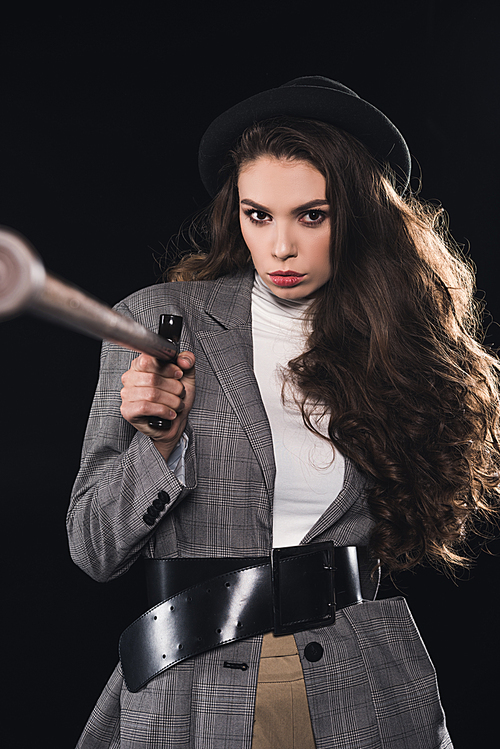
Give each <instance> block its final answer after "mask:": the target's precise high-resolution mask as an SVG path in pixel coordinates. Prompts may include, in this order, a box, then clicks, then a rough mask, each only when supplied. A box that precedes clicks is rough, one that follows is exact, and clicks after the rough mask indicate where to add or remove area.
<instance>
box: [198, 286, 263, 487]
mask: <svg viewBox="0 0 500 749" xmlns="http://www.w3.org/2000/svg"><path fill="white" fill-rule="evenodd" d="M252 284H253V272H245V273H242V274H239V275H237V276H232V277H229V278H227V277H225V278H221V279H220V283H219V284H217V285H216V287H215V288H214V292H213V293H212V295H211V297H210V298H209V299H208V301H207V304H206V306H205V312H206V314H207V315H209V316H210V317H211V318H212V319H213V320H216V321H217V322H218V323H219V324H220V326H221V327H220V328H219V329H217V330H214V329H213V327H212V329H211V330H206V331H199V332H198V333H197V338H198V341H199V343H200V346H201V347H202V349H203V351H204V353H205V355H206V357H207V360H208V361H209V362H210V365H211V366H212V368H213V370H214V374H215V376H216V377H217V379H218V381H219V384H220V386H221V388H222V389H223V391H224V393H225V395H226V397H227V399H228V400H229V402H230V403H231V406H232V408H233V409H234V412H235V413H236V415H237V417H238V419H239V421H240V423H241V425H242V427H243V429H244V430H245V433H246V435H247V438H248V440H249V442H250V444H251V446H252V449H253V451H254V453H255V455H256V458H257V460H258V462H259V465H260V467H261V469H262V473H263V476H264V481H265V484H266V488H267V490H268V493H269V496H270V498H271V500H272V498H273V494H274V480H275V473H276V469H275V463H274V452H273V443H272V436H271V429H270V426H269V421H268V419H267V414H266V411H265V409H264V405H263V403H262V398H261V396H260V391H259V387H258V385H257V381H256V379H255V375H254V372H253V344H252V318H251V290H252Z"/></svg>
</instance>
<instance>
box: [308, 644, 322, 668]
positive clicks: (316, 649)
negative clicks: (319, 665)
mask: <svg viewBox="0 0 500 749" xmlns="http://www.w3.org/2000/svg"><path fill="white" fill-rule="evenodd" d="M304 655H305V657H306V658H307V660H308V661H310V662H311V663H315V661H319V659H320V658H322V657H323V647H322V646H321V645H320V644H319V642H310V643H309V644H308V645H306V646H305V648H304Z"/></svg>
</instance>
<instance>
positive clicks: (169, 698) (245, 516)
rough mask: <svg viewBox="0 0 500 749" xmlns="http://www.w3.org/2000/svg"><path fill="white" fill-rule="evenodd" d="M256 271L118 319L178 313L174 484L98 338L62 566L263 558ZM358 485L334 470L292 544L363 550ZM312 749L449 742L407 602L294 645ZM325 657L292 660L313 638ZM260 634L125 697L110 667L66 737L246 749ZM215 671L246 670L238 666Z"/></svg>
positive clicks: (120, 567) (157, 298)
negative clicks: (68, 562)
mask: <svg viewBox="0 0 500 749" xmlns="http://www.w3.org/2000/svg"><path fill="white" fill-rule="evenodd" d="M252 281H253V274H252V273H250V272H246V273H241V274H239V275H236V276H232V277H225V278H221V279H219V280H217V281H201V282H190V283H171V284H161V285H157V286H153V287H150V288H148V289H144V290H142V291H140V292H138V293H136V294H133V295H132V296H130V297H129V298H128V299H126V300H125V301H124V302H123V303H121V304H120V305H118V309H119V310H120V311H122V312H123V313H125V314H128V315H131V316H132V317H134V318H135V319H137V320H138V321H139V322H141V323H142V324H144V325H145V326H146V327H148V328H150V329H152V330H156V328H157V323H158V317H159V315H160V314H161V313H165V312H168V313H171V314H180V315H182V316H183V318H184V330H183V339H182V341H181V346H182V349H187V350H192V351H194V353H195V354H196V357H197V359H196V383H197V391H196V400H195V404H194V407H193V409H192V411H191V413H190V416H189V427H188V433H189V438H190V442H189V448H188V452H187V455H186V477H185V486H183V485H181V484H180V483H179V481H178V480H177V478H176V477H175V475H174V474H173V473H172V472H171V471H170V470H169V469H168V467H167V466H166V463H165V461H164V460H163V458H161V456H160V454H159V453H158V452H157V450H156V449H155V448H154V447H153V445H152V443H151V441H150V440H149V438H148V437H145V436H144V435H142V434H140V433H138V432H136V431H135V430H134V429H133V428H132V427H131V425H130V424H128V423H127V422H126V421H125V420H124V419H123V418H122V417H121V415H120V410H119V409H120V389H121V382H120V377H121V375H122V374H123V372H125V371H126V370H127V369H128V368H129V366H130V362H131V360H132V358H133V357H134V356H135V355H134V354H132V353H131V352H128V351H126V350H124V349H122V348H120V347H118V346H115V345H113V344H104V345H103V350H102V361H101V373H100V378H99V383H98V387H97V392H96V395H95V398H94V402H93V405H92V410H91V413H90V417H89V423H88V427H87V432H86V436H85V441H84V447H83V456H82V464H81V469H80V472H79V474H78V477H77V480H76V483H75V486H74V489H73V494H72V498H71V504H70V508H69V511H68V518H67V527H68V535H69V541H70V549H71V555H72V557H73V559H74V561H75V562H76V563H77V564H78V565H79V566H80V567H81V568H82V569H83V570H84V571H85V572H87V573H88V574H89V575H91V576H92V577H93V578H94V579H96V580H99V581H106V580H109V579H112V578H113V577H116V576H117V575H121V574H123V573H124V572H126V570H127V569H128V568H129V567H130V566H131V565H132V564H133V563H134V561H135V560H136V559H137V558H138V557H139V556H140V555H141V554H142V555H146V556H149V557H200V556H201V557H203V556H233V557H238V556H261V555H266V554H268V553H269V552H270V550H271V546H272V539H271V528H272V522H271V518H272V505H273V486H274V475H275V466H274V457H273V445H272V438H271V432H270V428H269V423H268V420H267V417H266V413H265V410H264V406H263V404H262V401H261V398H260V393H259V389H258V386H257V382H256V380H255V377H254V374H253V370H252V328H251V306H250V299H251V287H252ZM161 490H164V491H166V492H167V493H168V494H169V495H170V497H171V502H170V503H169V504H167V506H166V508H165V510H164V511H163V512H162V513H161V514H160V517H159V518H158V520H157V521H156V523H155V525H154V526H153V527H152V528H151V527H150V526H148V525H147V524H146V523H145V522H144V520H143V515H144V513H145V512H146V510H147V508H148V507H149V505H150V504H151V503H152V501H153V500H154V499H155V498H156V497H157V495H158V492H159V491H161ZM366 492H367V484H366V479H365V477H363V475H362V474H361V473H360V472H359V471H358V470H357V468H356V467H355V466H354V465H353V464H352V463H350V462H349V461H347V462H346V473H345V482H344V487H343V489H342V491H341V493H340V495H339V496H337V497H336V498H335V500H334V501H333V502H332V504H331V505H330V507H329V508H328V509H327V510H326V512H325V513H324V514H323V516H322V517H321V518H320V519H319V520H318V521H317V523H316V524H315V525H314V527H313V528H311V530H310V531H309V532H308V533H307V535H306V536H305V538H304V539H303V541H302V543H308V542H316V541H321V540H326V539H332V540H333V541H334V543H335V544H336V545H339V546H342V545H351V544H358V545H364V544H366V543H367V542H368V539H369V535H370V530H371V527H372V519H371V517H370V512H369V509H368V507H367V504H366ZM295 639H296V642H297V646H298V650H299V653H300V656H301V660H302V665H303V670H304V678H305V683H306V689H307V695H308V700H309V707H310V713H311V720H312V725H313V730H314V736H315V740H316V745H317V747H318V749H320V748H321V749H327V748H328V749H330V748H332V749H333V747H336V748H337V749H338V747H350V748H352V749H354V748H356V749H382V748H383V749H417V748H418V749H437V748H438V747H440V748H441V749H444V747H451V741H450V738H449V735H448V732H447V730H446V727H445V721H444V716H443V713H442V709H441V705H440V701H439V695H438V690H437V684H436V676H435V672H434V669H433V666H432V664H431V662H430V660H429V657H428V655H427V652H426V650H425V647H424V645H423V643H422V641H421V638H420V636H419V633H418V631H417V629H416V627H415V624H414V622H413V620H412V617H411V615H410V613H409V611H408V608H407V606H406V603H405V601H404V600H403V599H401V598H394V599H388V600H381V601H369V602H366V603H364V604H361V605H357V606H351V607H349V608H346V609H343V610H342V611H340V612H338V615H337V620H336V623H335V624H334V625H332V626H330V627H325V628H322V629H317V630H314V631H310V632H301V633H299V634H297V635H295ZM312 640H314V641H316V642H319V643H320V644H321V645H322V647H323V649H324V655H323V657H322V658H321V659H320V660H319V661H317V662H314V663H311V662H310V661H308V660H307V659H305V658H304V655H303V654H304V648H305V646H306V645H307V643H308V642H310V641H312ZM260 648H261V637H259V636H257V637H252V638H250V639H248V640H244V641H241V642H237V643H233V644H228V645H224V646H222V647H220V648H217V649H215V650H212V651H210V652H208V653H204V654H201V655H198V656H195V657H193V658H191V659H189V660H187V661H185V662H183V663H179V664H177V665H176V666H174V667H172V668H170V669H169V670H167V671H165V672H164V673H162V674H160V675H158V676H157V677H155V678H154V679H153V680H152V681H151V682H150V683H149V684H148V685H147V686H146V687H145V688H144V689H142V690H141V691H140V692H138V693H135V694H132V693H130V692H129V691H128V690H127V688H126V686H125V684H124V681H123V676H122V672H121V669H120V664H118V666H117V667H116V669H115V671H114V672H113V674H112V676H111V678H110V680H109V682H108V684H107V685H106V687H105V689H104V691H103V693H102V695H101V697H100V698H99V700H98V702H97V705H96V707H95V709H94V711H93V713H92V715H91V716H90V718H89V721H88V723H87V726H86V727H85V729H84V732H83V734H82V736H81V738H80V741H79V743H78V747H79V748H81V749H83V748H85V749H90V748H92V749H98V748H102V749H104V747H106V748H108V747H109V748H110V749H111V747H113V748H118V747H120V749H146V747H147V748H148V749H160V747H161V749H169V748H170V747H172V749H173V748H174V747H175V749H180V748H181V747H190V748H191V749H223V748H224V749H229V748H230V749H250V746H251V737H252V722H253V708H254V699H255V690H256V681H257V671H258V665H259V656H260ZM224 661H233V662H245V663H247V664H248V666H249V668H248V670H247V671H241V670H233V669H228V668H225V667H224V666H223V663H224Z"/></svg>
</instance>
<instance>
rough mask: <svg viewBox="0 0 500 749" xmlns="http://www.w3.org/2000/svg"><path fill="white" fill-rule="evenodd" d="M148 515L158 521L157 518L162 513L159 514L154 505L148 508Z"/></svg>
mask: <svg viewBox="0 0 500 749" xmlns="http://www.w3.org/2000/svg"><path fill="white" fill-rule="evenodd" d="M146 513H147V514H148V515H150V516H151V517H152V518H154V519H155V520H156V518H157V517H158V515H159V514H160V513H159V512H158V510H157V509H156V508H155V507H153V506H152V505H150V506H149V507H148V509H147V510H146Z"/></svg>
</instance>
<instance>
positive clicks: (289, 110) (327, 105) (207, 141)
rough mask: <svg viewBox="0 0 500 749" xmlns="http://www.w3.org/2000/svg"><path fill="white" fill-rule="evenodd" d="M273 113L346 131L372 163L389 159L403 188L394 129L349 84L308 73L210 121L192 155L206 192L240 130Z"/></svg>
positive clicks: (212, 189) (406, 161)
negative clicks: (196, 160) (361, 146)
mask: <svg viewBox="0 0 500 749" xmlns="http://www.w3.org/2000/svg"><path fill="white" fill-rule="evenodd" d="M279 116H288V117H302V118H306V119H311V120H319V121H320V122H327V123H328V124H330V125H335V126H336V127H338V128H340V129H342V130H345V131H346V132H348V133H351V135H354V136H355V137H356V138H357V139H358V140H360V141H361V143H363V144H364V145H365V146H366V148H367V149H368V150H369V151H370V153H371V154H372V155H373V156H375V158H376V159H377V160H378V161H380V162H382V163H384V162H388V163H389V165H390V166H391V167H392V169H393V170H394V171H395V173H396V175H397V177H398V179H399V182H400V189H401V192H403V191H404V190H405V189H406V187H407V186H408V183H409V180H410V170H411V159H410V153H409V151H408V146H407V145H406V143H405V140H404V138H403V136H402V135H401V133H400V132H399V130H398V129H397V128H396V127H395V126H394V125H393V124H392V122H391V121H390V120H389V119H388V118H387V117H386V116H385V114H382V112H380V110H378V109H376V107H374V106H372V105H371V104H369V103H368V102H367V101H364V100H363V99H361V98H360V97H359V96H358V95H357V94H355V93H354V91H351V89H350V88H347V87H346V86H343V85H342V84H341V83H338V82H337V81H332V80H330V78H324V77H323V76H320V75H313V76H304V77H302V78H295V79H294V80H293V81H289V82H288V83H285V84H283V86H280V87H279V88H272V89H270V90H269V91H263V92H262V93H260V94H256V95H255V96H251V97H250V98H249V99H245V101H242V102H240V103H239V104H236V105H235V106H234V107H231V109H228V110H227V111H226V112H224V113H223V114H221V115H220V116H219V117H217V119H215V120H214V121H213V122H212V124H211V125H210V126H209V128H208V129H207V131H206V132H205V134H204V136H203V138H202V140H201V144H200V150H199V154H198V165H199V169H200V176H201V179H202V182H203V184H204V185H205V187H206V189H207V190H208V192H209V193H210V195H212V196H213V195H215V193H216V192H217V189H218V188H219V187H220V185H219V184H218V181H219V171H220V169H221V167H222V165H223V164H224V162H225V159H226V154H227V152H228V151H229V149H230V148H232V147H233V146H234V144H235V143H236V141H237V140H238V138H239V136H240V135H241V134H242V133H243V131H244V130H245V129H246V128H247V127H249V126H250V125H252V124H253V123H255V122H260V121H261V120H267V119H270V118H272V117H279Z"/></svg>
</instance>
